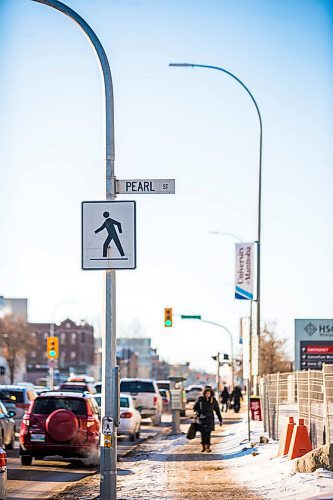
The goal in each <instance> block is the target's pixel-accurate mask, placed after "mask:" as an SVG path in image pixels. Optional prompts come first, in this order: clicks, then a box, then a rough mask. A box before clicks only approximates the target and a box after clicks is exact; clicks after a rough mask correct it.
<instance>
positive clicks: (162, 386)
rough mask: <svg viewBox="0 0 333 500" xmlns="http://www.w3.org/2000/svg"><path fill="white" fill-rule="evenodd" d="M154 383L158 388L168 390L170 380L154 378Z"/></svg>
mask: <svg viewBox="0 0 333 500" xmlns="http://www.w3.org/2000/svg"><path fill="white" fill-rule="evenodd" d="M156 384H157V387H158V388H159V389H166V390H167V391H170V384H171V382H170V380H156Z"/></svg>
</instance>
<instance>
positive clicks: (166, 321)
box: [164, 307, 172, 328]
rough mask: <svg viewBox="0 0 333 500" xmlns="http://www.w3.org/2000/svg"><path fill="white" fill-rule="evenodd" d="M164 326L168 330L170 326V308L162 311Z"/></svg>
mask: <svg viewBox="0 0 333 500" xmlns="http://www.w3.org/2000/svg"><path fill="white" fill-rule="evenodd" d="M164 326H165V327H166V328H170V327H171V326H172V307H166V308H165V309H164Z"/></svg>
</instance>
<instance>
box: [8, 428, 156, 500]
mask: <svg viewBox="0 0 333 500" xmlns="http://www.w3.org/2000/svg"><path fill="white" fill-rule="evenodd" d="M163 429H165V427H163V426H162V427H160V428H159V427H153V426H152V425H151V424H147V423H144V424H143V425H142V427H141V437H140V439H138V440H137V441H135V442H134V443H133V442H131V441H129V440H128V439H125V438H119V439H118V456H120V457H121V456H124V455H126V454H127V453H128V452H129V451H131V450H133V449H134V448H135V447H136V446H137V445H138V444H140V443H142V442H143V441H145V440H146V439H147V438H149V437H154V436H156V435H157V434H158V433H160V432H162V430H163ZM7 456H8V482H7V499H8V500H11V499H14V498H15V499H22V500H25V499H35V500H37V499H46V498H50V497H52V496H53V495H55V494H56V493H59V492H60V491H62V490H63V489H64V488H66V487H67V486H69V485H70V484H73V483H75V482H76V481H78V480H80V479H82V478H84V477H88V476H89V475H93V474H95V473H96V470H97V469H96V466H91V465H89V464H88V463H84V461H80V460H67V459H66V460H63V459H61V458H60V457H59V459H56V460H54V458H52V459H50V460H47V459H45V460H33V462H32V465H31V466H29V467H27V466H22V465H21V462H20V457H19V453H18V443H16V449H15V450H13V451H8V452H7Z"/></svg>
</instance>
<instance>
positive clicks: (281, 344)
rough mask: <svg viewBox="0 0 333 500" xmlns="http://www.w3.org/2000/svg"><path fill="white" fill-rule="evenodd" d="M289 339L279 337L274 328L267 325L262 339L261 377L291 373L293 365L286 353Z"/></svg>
mask: <svg viewBox="0 0 333 500" xmlns="http://www.w3.org/2000/svg"><path fill="white" fill-rule="evenodd" d="M286 342H287V339H280V338H278V337H277V335H276V332H275V331H274V327H273V326H269V325H265V327H264V331H263V332H262V334H261V338H260V366H261V370H260V371H261V375H265V374H267V373H277V372H289V371H291V370H292V368H291V366H292V363H291V361H290V359H289V357H288V356H287V354H286V352H285V345H286Z"/></svg>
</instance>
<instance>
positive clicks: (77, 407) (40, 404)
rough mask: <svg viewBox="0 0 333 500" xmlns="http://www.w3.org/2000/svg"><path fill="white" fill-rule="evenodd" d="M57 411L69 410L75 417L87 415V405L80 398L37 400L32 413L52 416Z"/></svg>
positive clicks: (44, 398)
mask: <svg viewBox="0 0 333 500" xmlns="http://www.w3.org/2000/svg"><path fill="white" fill-rule="evenodd" d="M55 410H69V411H71V412H73V413H74V415H87V405H86V402H85V400H84V399H79V398H47V397H42V398H37V399H36V400H35V404H34V407H33V410H32V413H35V414H38V415H50V413H52V412H53V411H55Z"/></svg>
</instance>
